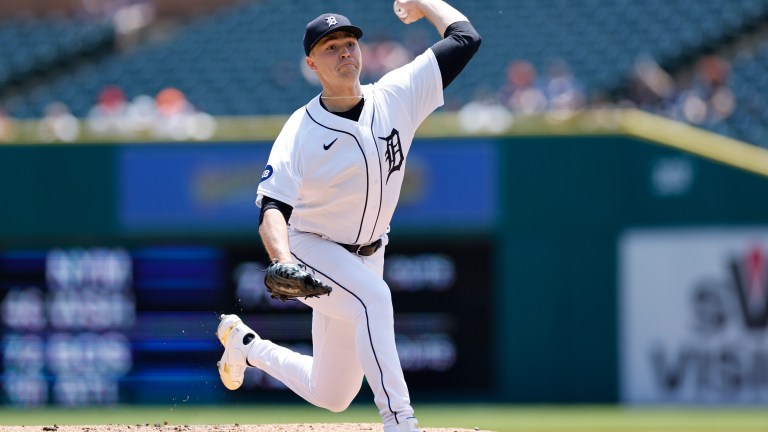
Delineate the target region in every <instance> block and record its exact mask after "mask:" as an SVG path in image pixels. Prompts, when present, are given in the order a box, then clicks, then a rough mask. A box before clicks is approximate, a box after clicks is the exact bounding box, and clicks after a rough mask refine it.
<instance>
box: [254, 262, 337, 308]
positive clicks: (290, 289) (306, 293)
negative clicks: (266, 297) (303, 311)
mask: <svg viewBox="0 0 768 432" xmlns="http://www.w3.org/2000/svg"><path fill="white" fill-rule="evenodd" d="M304 268H306V267H304V266H300V265H298V264H280V263H272V264H270V265H269V267H267V274H266V276H264V285H266V286H267V291H268V292H269V293H270V294H271V295H272V298H273V299H280V300H282V301H286V300H295V299H296V298H299V297H304V298H305V299H306V298H309V297H319V296H321V295H327V294H330V293H331V290H332V289H331V287H329V286H328V285H326V284H324V283H322V282H320V281H319V280H317V279H316V278H315V277H314V276H312V275H311V274H309V273H307V272H306V271H305V270H304Z"/></svg>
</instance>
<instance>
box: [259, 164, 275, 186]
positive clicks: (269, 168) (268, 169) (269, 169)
mask: <svg viewBox="0 0 768 432" xmlns="http://www.w3.org/2000/svg"><path fill="white" fill-rule="evenodd" d="M273 172H275V170H274V169H272V165H267V166H266V167H265V168H264V172H263V173H261V181H259V183H261V182H263V181H264V180H266V179H268V178H270V177H272V173H273Z"/></svg>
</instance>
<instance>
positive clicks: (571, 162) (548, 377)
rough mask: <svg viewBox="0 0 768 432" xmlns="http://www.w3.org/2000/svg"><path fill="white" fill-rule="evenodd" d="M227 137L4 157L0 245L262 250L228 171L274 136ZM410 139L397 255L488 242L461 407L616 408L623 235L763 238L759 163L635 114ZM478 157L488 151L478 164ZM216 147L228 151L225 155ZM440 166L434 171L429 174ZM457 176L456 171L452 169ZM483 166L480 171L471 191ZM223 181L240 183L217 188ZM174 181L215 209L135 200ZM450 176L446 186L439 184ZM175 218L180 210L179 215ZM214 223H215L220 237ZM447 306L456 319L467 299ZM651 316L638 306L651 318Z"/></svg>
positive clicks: (95, 145)
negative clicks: (404, 249) (468, 401)
mask: <svg viewBox="0 0 768 432" xmlns="http://www.w3.org/2000/svg"><path fill="white" fill-rule="evenodd" d="M227 121H228V120H227ZM269 121H270V122H271V123H269V124H270V125H271V124H272V123H274V124H279V122H276V121H273V120H269ZM234 124H235V125H239V126H232V127H229V128H227V129H226V130H227V131H228V132H227V133H228V134H230V135H227V136H221V137H220V138H221V139H220V140H218V141H214V142H209V143H149V142H140V143H136V142H134V143H127V142H108V143H103V142H98V141H97V140H92V141H89V140H86V141H84V142H82V143H77V144H72V143H70V144H62V143H59V144H39V143H35V142H34V140H32V139H28V140H27V141H20V142H19V143H15V144H8V145H0V185H2V186H0V198H1V199H2V212H1V214H0V221H1V223H0V245H2V248H3V249H8V248H29V247H58V246H67V245H72V246H87V245H102V244H109V245H112V244H132V243H136V244H141V243H146V242H150V241H171V240H172V241H212V242H215V243H217V244H227V243H232V242H237V243H243V242H245V243H254V242H256V243H257V242H258V235H257V227H256V224H255V222H253V223H250V222H249V220H250V219H249V218H251V214H250V213H248V210H245V211H241V210H238V209H234V210H232V209H229V210H228V207H227V206H229V205H232V204H231V202H233V201H238V200H240V199H241V198H240V197H241V196H245V198H242V199H251V198H252V197H251V198H248V193H253V194H254V195H255V188H256V185H257V183H255V182H257V181H258V176H259V175H260V170H259V169H260V168H259V167H258V164H257V163H256V162H254V164H253V166H252V165H249V164H248V163H243V164H241V165H238V164H237V161H243V160H244V159H247V157H251V154H250V153H247V152H249V151H250V150H249V149H251V148H252V147H255V148H257V151H256V153H254V154H253V155H252V156H253V158H254V160H255V161H259V160H260V158H263V157H264V156H263V155H264V154H266V152H268V142H269V136H270V135H271V134H273V133H275V131H274V130H273V129H274V127H275V126H274V125H272V126H269V127H267V126H265V124H266V123H264V124H262V128H261V129H259V130H258V132H257V131H254V130H253V129H251V127H252V126H249V123H248V122H246V121H244V120H240V121H235V123H234ZM265 128H266V131H265ZM233 130H236V131H241V133H240V134H238V133H233V132H232V131H233ZM419 139H421V140H423V142H425V144H424V147H425V148H427V150H428V151H426V152H425V153H423V154H422V155H421V157H423V160H424V162H423V164H414V165H413V167H412V166H411V165H409V170H413V172H414V173H415V174H413V175H412V184H411V185H410V186H408V187H410V188H411V189H409V190H408V191H407V192H408V194H409V195H408V196H409V197H411V198H412V199H413V201H409V200H410V199H411V198H406V202H405V204H403V205H404V206H405V207H404V210H403V215H404V216H403V218H402V219H399V220H398V216H397V214H396V217H395V221H394V222H393V233H392V242H393V243H395V242H400V243H401V244H403V245H411V244H416V243H423V242H427V243H428V242H430V241H434V240H436V239H440V241H442V242H449V243H454V244H457V245H461V244H464V243H466V244H477V242H478V240H480V241H481V242H485V243H487V244H489V245H490V247H491V252H492V264H493V267H492V272H493V274H492V285H493V286H492V290H491V291H490V298H488V300H487V302H488V304H489V309H488V311H487V316H478V317H477V320H480V321H490V323H491V325H490V326H489V328H490V330H484V331H490V332H491V333H492V334H491V338H489V340H490V341H491V343H489V344H488V345H487V346H486V345H483V346H478V347H477V351H478V352H479V353H482V354H483V355H485V354H487V356H488V357H490V358H491V368H492V371H493V372H492V373H491V374H490V378H488V379H489V380H490V382H491V383H490V384H489V386H488V387H487V388H485V389H483V388H480V389H478V390H477V391H476V392H474V393H473V394H472V395H470V396H468V397H472V398H474V397H477V398H483V399H499V400H504V401H512V402H547V403H549V402H552V403H554V402H573V403H592V402H616V401H620V400H621V399H622V396H621V394H622V390H621V387H622V384H621V376H622V375H621V374H622V371H621V364H622V363H621V355H622V354H621V352H622V347H621V344H622V340H621V339H622V337H621V335H622V332H621V328H622V324H621V316H620V313H621V306H620V303H621V299H620V289H619V285H620V284H619V279H620V277H621V276H620V274H619V273H620V262H619V261H620V253H619V250H618V249H619V246H618V244H619V241H620V238H621V237H622V235H623V233H625V232H627V231H628V230H633V229H646V228H664V229H683V228H684V229H690V228H711V227H717V228H718V229H727V228H729V227H757V228H761V227H762V228H764V227H766V226H768V201H767V200H766V197H768V177H767V176H766V175H768V162H767V161H768V156H766V154H765V153H766V152H765V151H764V150H762V149H757V148H754V147H751V146H748V145H746V144H742V143H738V142H734V141H732V140H729V139H726V138H723V137H718V136H715V135H712V134H709V133H707V132H703V131H701V130H698V129H695V128H691V127H689V126H684V125H679V124H677V123H674V122H670V121H668V120H664V119H660V118H657V117H654V116H650V115H648V114H644V113H640V112H635V111H629V112H625V113H618V114H616V113H601V112H594V113H585V114H583V115H582V116H580V117H579V116H577V117H574V118H568V119H563V118H561V117H556V118H537V119H530V121H529V122H520V123H517V124H515V125H513V126H512V127H511V129H510V130H509V131H507V132H506V133H504V134H501V135H491V134H488V135H475V136H467V135H466V134H464V133H462V132H461V131H459V130H457V129H456V128H455V125H454V123H453V122H452V120H451V118H448V117H441V116H438V118H437V119H436V120H434V121H433V122H432V123H428V124H426V125H425V127H424V128H423V129H422V130H421V132H420V138H419ZM418 145H419V142H418V141H417V142H416V143H415V145H414V148H417V147H418ZM473 145H474V146H477V148H479V149H482V153H481V154H476V153H475V152H473V151H472V148H473ZM137 148H138V149H139V150H138V151H137V150H136V149H137ZM216 148H226V149H227V151H226V155H224V153H221V154H220V153H217V152H215V151H214V150H215V149H216ZM212 149H213V150H212ZM467 149H469V150H467ZM209 151H212V153H210V155H209V154H208V153H206V152H209ZM465 151H466V152H467V153H464V152H465ZM242 152H246V153H247V157H245V158H244V157H242V155H241V153H242ZM246 153H242V154H246ZM194 155H197V156H196V157H198V159H190V160H187V159H184V160H185V162H179V164H180V165H179V167H180V168H178V170H177V171H174V170H172V169H171V170H169V171H168V172H163V171H162V170H161V171H159V172H158V171H157V170H158V169H159V168H160V167H162V166H163V164H165V163H168V162H167V161H175V160H181V159H183V158H186V157H192V156H194ZM228 158H229V159H228ZM472 158H475V159H472ZM212 160H214V161H219V162H220V165H216V164H215V163H213V165H206V166H205V167H204V168H200V169H199V170H198V171H195V169H198V168H199V166H200V163H202V162H201V161H208V162H210V161H212ZM435 160H439V161H442V162H440V163H444V164H445V165H430V163H431V162H430V161H435ZM222 161H223V162H222ZM467 161H471V162H467ZM264 162H265V161H264ZM174 163H175V162H174ZM435 163H437V162H435ZM454 163H455V165H456V166H455V171H454V172H450V170H448V169H446V167H450V166H452V165H451V164H454ZM143 164H146V168H142V167H144V166H145V165H143ZM184 164H186V165H184ZM185 167H186V168H185ZM142 169H146V170H155V171H142ZM252 170H255V172H252V173H250V172H251V171H252ZM437 170H441V172H436V171H437ZM480 171H483V172H485V173H486V174H488V173H491V174H489V175H488V176H486V177H483V178H480V177H479V176H480ZM228 172H229V173H232V172H235V173H237V175H236V176H234V177H232V178H225V179H224V180H221V177H220V176H225V175H226V173H228ZM184 173H187V174H184ZM189 173H193V174H189ZM194 173H197V174H194ZM201 173H202V174H201ZM248 173H250V174H248ZM409 173H410V171H409ZM181 175H189V176H190V177H188V179H189V180H190V181H189V183H193V184H195V182H197V181H200V183H199V184H197V186H196V188H195V189H194V190H193V191H192V192H190V194H191V196H195V197H197V198H199V199H200V200H202V201H201V202H203V203H208V204H209V205H210V206H212V207H210V208H209V207H205V206H203V207H204V208H202V210H201V209H197V210H200V213H199V214H196V216H194V217H195V218H199V219H190V220H189V221H186V222H185V221H184V220H182V219H183V216H178V215H175V214H174V213H173V205H176V204H173V205H169V206H167V207H162V204H163V202H159V203H157V205H158V206H159V207H152V206H147V207H144V206H143V205H142V196H143V195H142V194H143V193H146V194H147V196H151V197H154V198H153V199H154V200H158V196H162V194H163V185H165V184H173V182H174V181H175V180H173V179H177V180H178V178H177V177H178V176H181ZM164 176H167V177H164ZM185 178H186V177H185ZM457 178H458V180H456V179H457ZM163 179H167V181H165V180H163ZM200 179H202V180H200ZM254 179H255V180H254ZM254 181H255V182H254ZM452 181H456V183H455V184H454V183H450V187H448V186H445V187H444V188H443V189H440V187H437V186H435V185H434V183H435V182H441V184H444V185H445V184H449V182H452ZM180 184H181V183H180ZM406 184H408V183H406ZM126 185H127V186H126ZM153 185H154V186H155V187H153ZM233 185H234V186H233ZM478 189H483V190H485V191H488V190H490V191H491V192H492V193H491V195H492V199H488V200H485V199H484V198H482V197H481V198H475V199H476V200H479V201H480V202H481V204H480V205H479V206H480V207H482V212H483V214H482V215H480V216H478V215H472V214H470V213H467V212H463V211H464V210H465V209H467V208H470V209H471V208H472V206H473V197H475V196H476V195H477V194H481V193H482V192H483V190H478ZM169 190H172V189H169ZM432 190H434V191H435V193H437V194H442V195H440V196H438V197H437V199H435V201H434V203H433V202H431V201H430V202H426V201H424V202H421V201H419V200H428V199H430V198H424V197H423V195H424V193H427V192H429V191H432ZM142 191H144V192H142ZM211 191H213V192H211ZM217 191H219V192H217ZM249 191H250V192H249ZM424 191H427V192H424ZM217 193H219V194H220V195H221V196H225V197H226V199H225V198H216V197H217V196H219V195H216V194H217ZM420 193H421V194H422V195H419V194H420ZM158 194H159V195H158ZM207 194H211V195H207ZM210 196H213V198H210ZM201 197H202V198H201ZM420 202H421V204H420ZM211 203H212V204H211ZM452 203H453V204H452ZM454 204H456V205H454ZM153 205H154V204H153ZM185 205H191V204H189V203H187V202H186V201H183V200H182V201H179V203H178V206H181V207H183V206H185ZM249 205H250V204H249ZM216 206H219V207H216ZM435 206H437V209H436V210H435ZM441 206H445V207H444V208H443V207H441ZM217 208H218V209H220V210H215V209H217ZM153 209H160V210H153ZM163 209H165V210H163ZM212 209H213V210H212ZM221 209H223V210H221ZM430 209H432V210H433V211H432V212H430ZM197 210H196V209H194V208H192V210H190V211H192V212H193V213H194V212H195V211H197ZM219 211H221V212H219ZM398 211H400V210H398ZM158 212H160V213H162V212H169V213H168V214H167V215H166V214H158ZM206 212H209V213H206ZM181 213H184V212H181ZM181 213H180V214H181ZM254 214H256V213H254ZM441 214H445V215H448V216H447V217H448V218H449V219H450V220H449V221H447V222H446V220H444V219H441V217H440V215H441ZM156 216H157V217H156ZM190 217H192V216H190ZM219 217H221V218H224V219H217V218H219ZM174 218H177V219H174ZM179 218H182V219H179ZM227 218H231V219H227ZM217 220H223V221H225V223H224V224H222V225H218V226H217V224H216V222H215V221H217ZM206 221H209V222H210V221H213V223H208V222H206ZM230 222H231V223H230ZM398 224H399V225H398ZM398 226H400V227H402V229H401V230H400V231H399V232H398V231H397V230H396V229H394V228H397V227H398ZM196 227H198V228H196ZM470 279H471V278H470ZM435 295H440V294H439V293H438V294H435ZM467 295H471V292H469V293H468V294H467ZM451 307H454V308H461V307H462V304H461V301H460V300H457V301H456V303H455V304H454V305H453V306H451ZM653 312H654V311H653V307H650V308H648V310H647V313H648V314H649V316H651V315H652V314H653ZM485 313H486V312H481V314H485ZM467 325H469V324H467ZM481 327H482V326H481ZM761 335H762V333H761ZM761 337H762V336H761ZM481 339H482V338H481ZM766 367H768V366H766ZM761 370H762V369H761ZM767 370H768V369H767ZM436 379H439V377H438V378H436ZM457 398H459V399H460V398H461V397H460V396H458V397H457Z"/></svg>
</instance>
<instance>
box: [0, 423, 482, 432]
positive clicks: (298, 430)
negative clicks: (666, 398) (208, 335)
mask: <svg viewBox="0 0 768 432" xmlns="http://www.w3.org/2000/svg"><path fill="white" fill-rule="evenodd" d="M383 430H384V428H383V427H382V425H380V424H373V423H298V424H271V425H238V424H234V425H181V426H180V425H169V424H154V425H151V424H143V425H81V426H72V425H65V426H64V425H63V426H60V425H50V426H0V431H2V432H381V431H383ZM421 430H422V432H478V431H479V432H491V431H486V430H480V429H460V428H430V427H422V429H421Z"/></svg>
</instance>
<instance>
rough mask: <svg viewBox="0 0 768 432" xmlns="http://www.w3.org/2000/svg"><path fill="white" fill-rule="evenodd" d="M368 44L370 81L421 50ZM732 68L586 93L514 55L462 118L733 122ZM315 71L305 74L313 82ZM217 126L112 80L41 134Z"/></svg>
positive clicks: (700, 66) (47, 116) (169, 133)
mask: <svg viewBox="0 0 768 432" xmlns="http://www.w3.org/2000/svg"><path fill="white" fill-rule="evenodd" d="M417 48H420V47H417ZM361 49H362V50H363V51H364V52H365V59H366V65H365V71H364V79H365V80H366V81H368V82H370V81H375V80H377V79H379V78H381V76H383V75H384V74H385V73H386V72H388V71H390V70H392V69H394V68H397V67H399V66H401V65H403V64H406V63H407V62H408V61H410V59H412V58H413V57H414V55H415V54H414V51H415V50H414V49H410V50H409V49H406V48H405V47H404V45H403V44H401V43H399V42H395V41H391V40H385V39H381V40H378V39H374V40H372V41H371V42H369V43H367V44H364V45H362V47H361ZM730 73H731V65H730V64H729V62H728V61H727V60H725V59H724V58H722V57H720V56H717V55H708V56H704V57H702V58H700V59H699V60H698V61H697V62H696V63H695V64H694V65H693V66H692V67H691V68H690V69H688V70H684V71H679V72H677V73H676V74H675V75H674V76H673V75H671V74H670V73H668V72H667V71H665V70H664V69H663V68H662V67H660V66H659V65H658V64H657V63H656V62H655V61H654V60H653V59H650V58H639V59H637V61H636V62H635V65H634V68H633V70H632V73H631V76H630V77H628V80H627V84H626V85H625V86H624V87H623V88H621V89H618V90H617V91H616V93H615V94H613V95H606V94H593V95H587V93H586V90H585V88H584V85H583V84H582V83H581V82H580V81H579V79H578V78H577V77H575V76H574V74H573V73H572V72H571V69H570V67H569V65H568V64H567V63H566V62H565V61H563V60H560V59H555V60H552V61H550V62H549V63H548V64H546V65H545V67H544V73H543V74H540V73H539V71H538V70H537V69H536V67H534V65H532V64H531V63H530V62H528V61H526V60H514V61H512V62H510V64H509V65H508V67H507V68H506V71H505V77H504V78H505V79H504V84H503V85H502V86H501V88H499V89H498V90H497V91H496V92H495V93H491V94H486V95H484V96H482V97H478V98H476V99H475V100H473V101H471V102H469V103H467V104H465V105H464V106H462V107H461V108H460V109H459V121H460V123H461V126H462V127H463V128H464V129H465V130H467V131H469V132H501V131H504V130H506V129H507V128H508V127H509V126H510V125H511V124H512V123H513V122H514V121H515V120H516V119H518V118H521V117H525V116H532V115H536V114H541V113H544V112H549V113H563V114H567V113H572V112H575V111H578V110H581V109H585V108H616V107H618V108H639V109H642V110H645V111H650V112H653V113H656V114H659V115H662V116H666V117H669V118H672V119H676V120H680V121H684V122H687V123H691V124H694V125H701V126H704V127H709V126H712V125H715V124H717V123H718V122H722V121H724V120H726V119H728V118H729V116H730V115H731V114H732V113H733V111H734V108H735V106H736V98H735V96H734V93H733V91H732V89H731V88H730V87H729V79H730ZM313 76H314V74H307V75H305V77H306V78H307V79H308V80H311V78H312V77H313ZM82 128H85V131H83V130H82ZM19 131H20V128H19V123H18V122H17V121H15V120H14V119H12V118H10V117H9V116H8V115H7V113H5V112H4V111H3V110H2V107H0V141H13V140H14V139H16V138H17V137H18V135H19ZM215 131H216V120H215V119H214V118H213V117H212V116H211V115H209V114H206V113H204V112H201V111H199V110H197V109H196V108H195V107H194V106H193V104H192V103H191V102H190V101H189V100H188V99H187V97H186V96H185V95H184V93H183V92H182V91H181V90H179V89H176V88H166V89H163V90H161V91H160V92H158V93H157V94H156V95H155V96H154V97H153V96H149V95H139V96H136V97H134V98H133V99H132V100H128V98H127V97H126V95H125V93H124V92H123V90H122V89H121V88H120V87H118V86H116V85H112V86H108V87H106V88H104V89H102V90H101V92H100V93H99V94H98V96H97V97H96V102H95V104H94V106H93V107H92V109H91V110H90V112H89V114H88V116H87V118H86V119H84V121H83V122H81V121H79V120H78V119H76V118H75V117H74V116H73V115H72V113H71V112H70V110H69V109H68V107H67V106H66V105H65V104H63V103H61V102H53V103H51V104H49V105H48V106H47V107H46V108H45V113H44V117H43V118H42V120H41V121H40V122H39V123H38V125H37V131H36V133H37V136H38V137H39V139H41V140H44V141H46V142H48V141H51V142H56V141H61V142H72V141H76V140H78V139H79V138H81V137H82V135H83V133H84V132H86V133H87V134H88V135H89V136H90V137H95V138H99V137H103V138H106V139H108V138H120V139H130V138H152V139H168V140H179V141H182V140H205V139H208V138H210V137H212V136H213V134H214V133H215Z"/></svg>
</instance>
